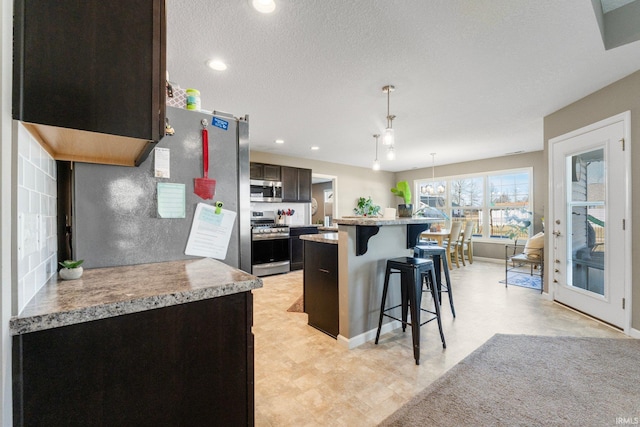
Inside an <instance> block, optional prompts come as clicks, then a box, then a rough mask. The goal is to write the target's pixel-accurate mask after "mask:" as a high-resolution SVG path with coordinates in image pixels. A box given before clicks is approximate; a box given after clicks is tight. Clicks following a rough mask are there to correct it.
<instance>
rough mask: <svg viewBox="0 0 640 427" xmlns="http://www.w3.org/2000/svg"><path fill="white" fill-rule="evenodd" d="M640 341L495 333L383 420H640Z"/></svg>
mask: <svg viewBox="0 0 640 427" xmlns="http://www.w3.org/2000/svg"><path fill="white" fill-rule="evenodd" d="M638 381H640V340H634V339H613V338H576V337H541V336H527V335H501V334H496V335H494V336H493V337H492V338H491V339H489V341H487V342H486V343H485V344H483V345H482V346H481V347H480V348H479V349H477V350H476V351H474V352H473V353H471V354H470V355H469V356H467V357H466V358H465V359H464V360H462V361H461V362H460V363H458V364H457V365H456V366H454V367H453V368H451V369H450V370H449V371H448V372H447V373H445V374H444V375H443V376H442V377H440V378H439V379H438V380H436V381H435V382H434V383H433V384H431V385H430V386H429V387H427V388H426V389H425V390H424V391H422V392H420V393H419V394H418V395H417V396H415V397H414V398H413V399H412V400H411V401H409V402H408V403H407V404H405V405H404V406H402V407H401V408H400V409H398V410H397V411H396V412H395V413H393V414H392V415H391V416H389V417H388V418H387V419H386V420H384V421H383V422H382V423H381V424H380V425H382V426H568V425H571V426H614V425H623V424H627V425H628V424H638V422H640V386H639V383H638Z"/></svg>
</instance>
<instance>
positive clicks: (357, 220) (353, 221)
mask: <svg viewBox="0 0 640 427" xmlns="http://www.w3.org/2000/svg"><path fill="white" fill-rule="evenodd" d="M436 221H437V222H441V221H442V220H441V219H440V218H423V217H420V218H399V217H397V218H393V219H388V218H382V217H380V218H369V217H354V218H338V219H334V220H333V222H334V223H336V224H338V225H406V224H429V223H432V222H436Z"/></svg>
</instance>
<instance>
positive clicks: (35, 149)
mask: <svg viewBox="0 0 640 427" xmlns="http://www.w3.org/2000/svg"><path fill="white" fill-rule="evenodd" d="M14 129H15V131H14V135H16V136H17V142H18V175H17V181H18V197H17V202H18V203H17V206H18V211H17V215H18V227H17V231H18V236H17V237H18V240H17V242H18V258H17V270H18V276H17V279H18V280H17V295H18V301H17V303H18V313H20V312H21V311H22V310H23V309H24V307H25V305H26V304H27V303H28V302H29V300H30V299H31V298H33V296H34V295H35V294H36V292H37V291H38V290H39V289H40V288H42V286H43V285H44V284H45V283H46V282H47V280H49V279H50V278H51V276H53V275H54V274H56V272H57V264H58V255H57V252H58V241H57V226H56V198H57V191H56V163H55V161H54V160H53V158H52V157H51V156H50V155H49V153H47V152H46V151H45V150H44V149H43V148H42V147H41V146H40V144H38V142H36V140H35V139H34V138H33V137H32V136H31V134H29V132H28V131H27V130H26V129H25V127H24V126H23V125H22V124H21V123H19V122H14Z"/></svg>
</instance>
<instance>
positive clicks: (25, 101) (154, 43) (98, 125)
mask: <svg viewBox="0 0 640 427" xmlns="http://www.w3.org/2000/svg"><path fill="white" fill-rule="evenodd" d="M13 31H14V46H13V118H14V119H16V120H20V121H22V122H23V123H24V125H25V126H26V127H27V129H28V130H29V131H30V132H31V133H32V134H33V135H34V136H35V137H36V139H38V140H39V141H40V143H41V144H43V146H44V147H45V149H47V151H48V152H49V153H50V154H51V155H52V156H53V157H54V158H55V159H57V160H75V161H85V162H92V163H107V164H118V165H126V166H133V165H138V164H140V163H141V162H142V161H143V160H144V159H145V158H146V156H147V155H148V153H149V152H150V151H151V149H152V148H153V146H154V145H155V143H157V142H158V141H159V140H160V139H161V138H162V137H163V136H164V129H165V123H164V120H165V83H166V17H165V2H164V0H117V1H106V2H105V1H103V0H56V1H49V0H15V3H14V28H13Z"/></svg>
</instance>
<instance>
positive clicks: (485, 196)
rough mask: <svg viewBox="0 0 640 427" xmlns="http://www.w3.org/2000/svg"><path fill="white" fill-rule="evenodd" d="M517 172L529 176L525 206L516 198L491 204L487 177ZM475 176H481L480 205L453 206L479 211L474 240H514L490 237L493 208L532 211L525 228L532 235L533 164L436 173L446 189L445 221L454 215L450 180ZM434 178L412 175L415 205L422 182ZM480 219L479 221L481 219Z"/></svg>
mask: <svg viewBox="0 0 640 427" xmlns="http://www.w3.org/2000/svg"><path fill="white" fill-rule="evenodd" d="M519 173H526V174H527V175H528V177H529V185H528V200H527V204H526V206H522V205H518V204H517V203H518V202H517V201H516V202H514V203H513V204H512V206H497V207H496V206H495V205H492V201H491V191H490V185H489V179H490V178H491V177H495V176H500V175H512V174H519ZM477 178H482V201H481V204H480V206H463V207H455V209H457V210H462V211H464V210H467V209H470V210H474V211H476V210H477V211H478V217H479V218H481V220H480V219H479V224H478V226H479V227H480V228H481V230H482V235H480V234H479V233H477V232H476V233H474V235H473V236H474V240H476V241H481V242H490V243H501V244H513V243H514V241H515V240H514V239H509V238H508V237H504V236H495V237H491V218H490V215H491V211H492V210H493V209H514V210H515V209H518V210H519V209H523V208H524V209H526V210H527V211H528V212H531V224H530V225H529V228H528V233H527V234H528V237H531V236H532V235H533V222H534V221H533V207H534V197H533V182H534V175H533V167H532V166H528V167H523V168H514V169H502V170H495V171H486V172H478V173H468V174H459V175H449V176H437V177H435V182H436V183H439V182H445V191H444V194H445V195H446V196H445V206H444V207H443V208H440V209H441V210H442V211H443V212H445V213H446V214H447V216H448V217H449V218H450V219H449V220H448V221H447V223H448V225H449V224H450V222H451V218H453V209H454V207H453V206H452V197H451V188H452V182H453V181H461V180H465V179H466V180H470V179H477ZM433 182H434V179H433V178H431V177H426V178H420V179H415V180H414V181H413V187H414V190H415V191H414V195H415V197H414V203H415V205H416V207H418V208H419V207H420V203H421V201H420V196H421V193H420V188H421V187H422V186H424V185H428V184H430V183H433ZM480 221H481V222H482V223H480ZM522 241H523V238H522V237H520V238H518V242H519V243H520V242H522ZM523 244H524V243H523Z"/></svg>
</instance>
